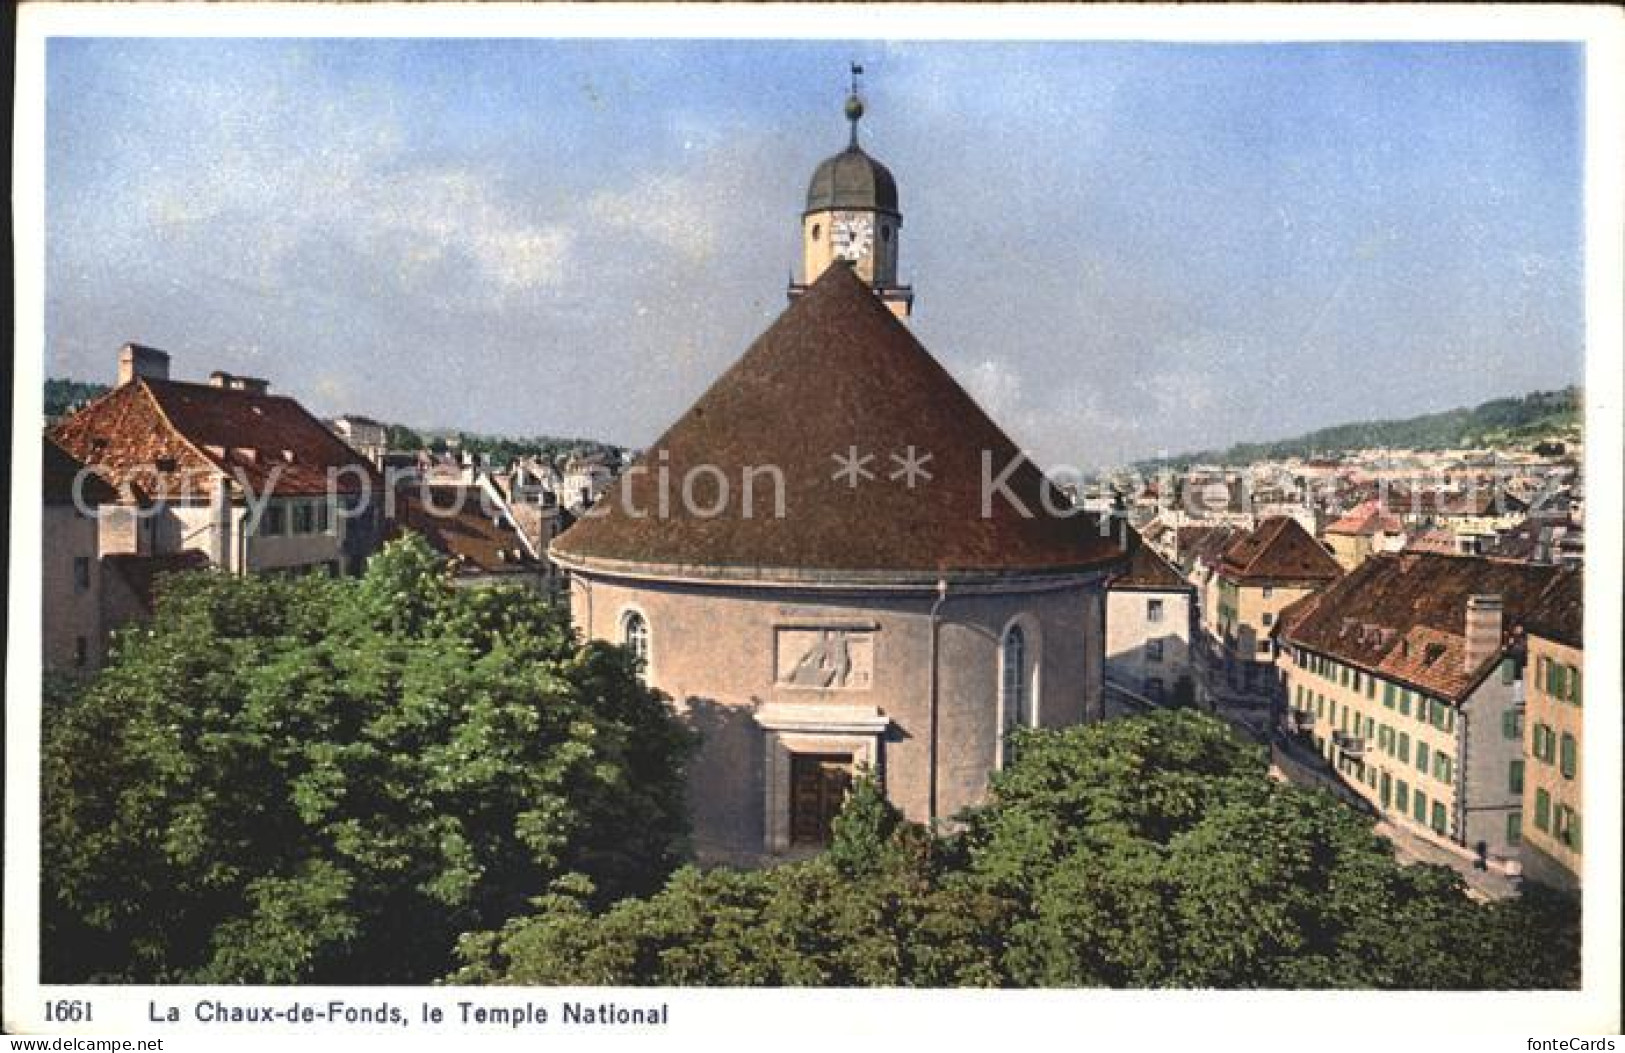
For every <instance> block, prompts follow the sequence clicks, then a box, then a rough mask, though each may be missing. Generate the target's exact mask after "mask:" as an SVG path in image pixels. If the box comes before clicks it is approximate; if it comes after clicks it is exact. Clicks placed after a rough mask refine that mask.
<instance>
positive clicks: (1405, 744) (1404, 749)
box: [1399, 731, 1411, 764]
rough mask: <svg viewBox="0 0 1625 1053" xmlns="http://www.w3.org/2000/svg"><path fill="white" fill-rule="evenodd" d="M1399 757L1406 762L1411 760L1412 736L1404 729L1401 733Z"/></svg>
mask: <svg viewBox="0 0 1625 1053" xmlns="http://www.w3.org/2000/svg"><path fill="white" fill-rule="evenodd" d="M1399 759H1400V760H1401V761H1403V762H1405V763H1406V764H1409V763H1410V762H1411V737H1410V735H1408V734H1406V733H1405V732H1403V731H1401V732H1400V733H1399Z"/></svg>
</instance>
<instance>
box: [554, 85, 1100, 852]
mask: <svg viewBox="0 0 1625 1053" xmlns="http://www.w3.org/2000/svg"><path fill="white" fill-rule="evenodd" d="M847 114H848V117H849V119H850V120H851V121H852V124H853V132H852V141H851V144H850V145H849V147H848V149H847V150H846V151H845V152H843V153H842V154H840V155H837V156H836V157H835V158H831V159H830V160H829V161H826V162H825V163H824V165H821V166H820V167H819V169H818V171H817V173H816V174H815V176H814V179H813V181H812V185H811V187H810V188H809V194H808V210H807V212H806V213H805V214H804V215H803V217H802V230H803V237H804V241H805V242H806V244H804V260H805V261H808V271H807V273H806V274H805V278H806V282H805V284H799V285H792V287H791V290H790V294H791V306H790V308H789V309H788V310H787V311H786V312H785V313H784V314H783V315H782V316H780V318H779V319H778V320H777V321H776V322H775V323H774V324H773V325H772V326H771V327H770V328H769V329H768V330H767V332H765V333H763V334H762V336H761V337H759V338H758V339H757V340H756V342H755V343H754V344H752V345H751V347H750V348H749V349H748V350H747V351H746V352H745V354H744V355H743V356H742V357H741V358H740V359H739V360H738V361H737V362H736V363H735V364H734V366H733V367H731V368H730V369H729V370H728V371H726V372H725V373H724V374H723V375H722V376H721V377H720V378H719V379H718V380H717V381H716V382H715V383H714V384H713V385H712V387H711V388H710V389H709V390H708V391H707V392H706V393H705V394H704V395H702V396H701V397H700V399H699V401H698V402H696V403H695V405H694V406H693V407H691V408H690V409H689V411H688V412H687V413H685V414H684V415H683V416H682V417H681V418H680V419H679V420H678V421H677V422H676V423H675V424H674V425H673V426H672V427H671V428H670V429H669V430H668V431H667V432H666V434H665V435H664V436H662V437H661V438H660V439H659V440H658V441H657V442H656V443H655V444H654V445H653V446H651V447H650V449H649V450H648V451H646V452H645V454H644V455H643V457H642V458H641V460H640V461H639V462H638V463H637V464H634V465H633V466H631V467H630V468H628V469H627V471H626V472H625V473H624V474H623V475H622V477H621V478H620V480H618V482H617V484H616V486H615V487H614V488H612V489H611V490H610V491H609V492H608V493H607V494H606V495H605V496H604V497H603V498H602V499H601V500H600V501H599V502H598V503H597V504H596V505H594V507H593V508H592V509H591V510H590V511H589V512H588V513H587V514H586V515H584V516H583V518H582V519H581V520H580V521H579V522H578V523H577V524H576V525H574V526H573V527H571V528H570V529H569V530H568V531H566V532H565V533H564V534H563V535H561V536H560V537H559V538H558V539H556V540H555V541H554V543H553V546H552V550H551V551H552V555H553V558H554V559H555V560H556V561H557V562H558V563H559V564H560V565H561V566H563V567H564V568H566V569H567V570H568V571H569V572H570V577H571V597H570V598H571V609H572V616H573V618H574V620H575V623H576V625H577V627H578V630H579V631H580V632H581V633H582V634H583V635H584V636H586V637H588V638H593V639H602V640H609V641H613V642H616V643H624V644H626V645H628V646H630V647H632V648H633V649H634V650H636V651H638V652H639V653H640V654H642V655H643V656H644V658H645V661H646V666H645V672H646V676H647V678H648V680H649V682H650V683H651V684H653V685H654V686H656V687H658V688H660V689H661V690H663V691H665V692H666V693H668V694H669V695H671V697H672V698H673V700H674V704H675V705H676V706H677V707H678V708H679V710H680V711H681V712H683V713H684V714H685V715H686V717H687V719H688V720H689V721H690V722H691V723H692V725H693V726H694V727H695V729H696V730H698V731H699V732H700V734H701V737H702V745H701V748H700V751H699V753H698V755H697V756H696V758H695V760H694V762H693V764H692V768H691V778H690V789H689V801H688V804H689V808H690V814H691V816H692V819H693V823H694V832H695V848H696V853H697V855H698V856H699V858H700V859H701V860H702V861H723V860H727V861H734V862H749V861H755V860H760V859H762V858H764V857H769V858H770V857H772V856H775V855H779V854H782V853H785V852H787V851H792V850H796V849H798V848H800V847H802V846H807V847H815V846H817V845H820V844H823V843H826V842H827V840H828V837H829V833H830V822H831V820H832V818H833V816H834V814H835V812H836V810H838V808H839V806H840V802H841V799H842V797H843V795H844V793H845V790H846V787H847V786H848V785H849V783H850V780H851V778H852V776H853V773H854V772H855V771H856V770H857V769H858V768H859V767H860V766H861V767H866V768H868V769H870V770H872V771H873V772H874V773H875V775H876V776H877V777H878V778H879V779H880V781H881V783H882V785H883V786H884V788H885V791H886V793H887V796H888V797H889V798H890V799H891V800H892V801H893V802H894V803H895V804H896V805H898V806H899V807H900V808H901V809H902V810H903V812H904V813H905V814H906V815H907V816H908V817H909V818H911V819H915V820H918V821H921V822H936V823H939V824H942V823H951V822H952V820H953V817H954V816H955V815H956V814H957V813H959V812H960V811H961V810H963V809H964V808H966V807H968V806H971V805H974V804H976V803H977V802H978V801H980V800H981V799H982V798H983V796H984V794H985V793H986V790H987V786H988V779H989V776H990V774H991V773H992V772H993V771H995V770H997V769H998V768H999V767H1000V766H1001V765H1003V764H1004V763H1006V762H1007V760H1008V759H1009V757H1010V741H1009V739H1010V736H1009V732H1010V730H1011V729H1013V728H1015V727H1061V726H1065V725H1069V724H1076V723H1079V722H1082V721H1085V720H1091V719H1099V718H1100V717H1101V716H1102V715H1103V701H1102V699H1103V690H1102V689H1103V665H1102V640H1103V621H1104V609H1105V580H1106V578H1107V576H1108V575H1109V574H1111V573H1112V572H1114V571H1116V570H1119V569H1121V565H1122V559H1123V553H1122V551H1121V549H1120V548H1119V544H1118V539H1117V538H1116V537H1114V536H1113V534H1112V533H1111V532H1110V531H1107V530H1103V529H1101V524H1100V522H1099V521H1098V520H1097V519H1096V518H1095V517H1094V516H1093V515H1091V514H1086V513H1083V512H1081V511H1077V510H1074V509H1072V508H1071V507H1069V506H1068V505H1067V503H1066V501H1065V499H1064V497H1062V496H1061V494H1060V493H1059V491H1058V490H1057V489H1056V488H1055V487H1053V486H1052V484H1051V483H1050V482H1049V480H1047V479H1046V478H1045V477H1044V476H1043V474H1042V473H1041V472H1040V471H1039V470H1038V469H1037V468H1036V467H1034V466H1033V465H1032V464H1031V463H1030V462H1028V461H1026V460H1025V459H1024V458H1023V457H1022V455H1021V453H1020V451H1019V450H1018V448H1017V447H1016V446H1015V445H1014V443H1012V442H1011V440H1010V439H1009V438H1008V437H1007V436H1005V434H1004V433H1003V432H1002V431H1001V430H1000V429H999V428H998V426H997V425H996V424H995V423H993V421H991V420H990V419H989V418H988V417H987V415H986V414H985V413H984V412H983V411H982V410H981V408H980V407H979V406H977V404H976V403H975V401H974V400H972V399H971V398H970V396H969V395H967V394H966V393H965V392H964V390H963V389H962V388H961V387H960V386H959V385H958V384H957V383H956V382H955V381H954V380H953V378H952V377H951V376H950V375H949V374H948V373H947V372H946V370H944V369H943V368H942V367H941V366H940V365H939V364H938V363H937V362H936V361H935V360H934V359H933V358H932V357H931V355H930V354H929V352H927V351H926V350H925V348H924V347H922V346H921V345H920V344H919V342H918V341H917V340H916V339H915V338H914V337H913V335H912V334H911V333H910V332H909V330H908V329H907V327H906V326H905V325H904V324H903V321H902V319H903V318H905V317H906V316H907V313H908V308H909V306H910V305H911V304H912V299H913V292H912V289H909V288H907V287H905V286H901V285H899V284H897V280H896V264H897V257H896V251H895V250H896V232H897V230H898V228H899V227H900V224H901V213H900V211H899V210H898V203H897V194H896V186H895V183H894V181H893V180H892V177H891V175H890V173H889V172H886V170H885V169H884V167H883V166H881V165H880V164H879V162H876V161H873V159H871V158H869V157H868V155H867V154H866V153H864V152H863V151H862V150H861V148H859V147H858V145H857V130H856V129H857V121H858V118H859V117H861V115H862V108H861V104H858V103H857V102H856V99H855V97H854V98H853V99H851V100H849V101H848V110H847ZM854 219H864V220H866V222H853V220H854ZM837 221H839V223H840V234H839V242H838V245H837V246H836V247H835V248H834V249H833V250H832V251H830V252H827V253H826V251H825V249H824V248H823V247H822V246H821V245H814V244H812V243H811V242H812V240H813V239H814V238H815V237H816V238H818V239H824V238H828V237H829V236H830V232H831V227H832V225H833V224H835V223H836V222H837ZM882 230H884V231H886V233H885V234H884V235H882V234H880V233H879V232H880V231H882ZM815 231H816V234H815ZM887 246H889V248H888V247H887ZM819 265H821V266H822V270H818V269H816V267H817V266H819Z"/></svg>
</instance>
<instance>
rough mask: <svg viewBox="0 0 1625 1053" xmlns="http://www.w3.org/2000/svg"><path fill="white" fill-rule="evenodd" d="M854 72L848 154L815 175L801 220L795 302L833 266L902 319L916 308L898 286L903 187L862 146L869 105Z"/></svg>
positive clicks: (849, 101) (793, 285) (908, 293)
mask: <svg viewBox="0 0 1625 1053" xmlns="http://www.w3.org/2000/svg"><path fill="white" fill-rule="evenodd" d="M862 72H863V67H861V66H856V65H855V66H853V67H852V91H851V94H849V95H848V96H847V98H846V119H847V121H849V122H850V123H851V125H852V133H851V139H850V140H849V141H848V142H847V146H846V149H845V150H843V151H841V152H840V153H838V154H836V155H835V156H834V157H831V158H829V159H828V160H826V161H825V162H824V163H823V164H821V165H819V166H818V169H817V170H816V171H815V172H813V177H812V182H811V183H809V184H808V186H807V209H806V211H805V212H803V213H802V214H801V267H802V271H801V273H802V281H801V282H794V281H792V282H791V283H790V299H792V300H794V299H795V298H796V297H798V296H800V295H801V294H802V293H803V292H805V291H806V289H807V287H808V286H809V285H811V284H812V283H813V282H815V281H817V280H818V276H819V275H821V274H823V273H824V271H825V270H827V269H828V268H829V266H830V265H831V264H833V263H837V262H839V263H842V264H845V265H847V266H850V267H851V268H852V269H853V271H854V272H855V273H856V274H857V276H858V277H859V278H861V279H863V281H864V282H865V283H866V284H867V285H869V287H870V288H872V289H874V291H875V295H877V296H879V297H880V298H881V300H883V301H885V303H886V306H887V307H889V308H890V309H891V312H892V313H893V314H895V315H896V316H897V317H899V318H907V317H908V315H909V311H910V309H911V308H912V307H913V306H914V290H913V289H912V288H911V287H909V286H906V285H899V284H898V282H897V243H898V234H899V232H900V231H901V229H902V226H903V214H902V213H901V212H899V211H898V210H897V182H896V180H894V179H892V174H891V172H889V171H887V169H886V166H885V165H883V164H881V163H880V162H879V161H876V160H875V159H874V158H872V157H870V156H869V155H868V154H866V153H864V152H863V148H862V147H860V146H859V145H858V121H860V120H861V119H862V118H863V99H862V98H861V97H859V95H858V74H860V73H862Z"/></svg>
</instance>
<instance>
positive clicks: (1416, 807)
mask: <svg viewBox="0 0 1625 1053" xmlns="http://www.w3.org/2000/svg"><path fill="white" fill-rule="evenodd" d="M1411 818H1412V819H1415V820H1416V821H1417V822H1419V823H1425V822H1427V821H1428V795H1427V794H1425V793H1423V792H1422V791H1421V790H1420V789H1418V790H1417V791H1416V796H1415V797H1413V798H1412V799H1411Z"/></svg>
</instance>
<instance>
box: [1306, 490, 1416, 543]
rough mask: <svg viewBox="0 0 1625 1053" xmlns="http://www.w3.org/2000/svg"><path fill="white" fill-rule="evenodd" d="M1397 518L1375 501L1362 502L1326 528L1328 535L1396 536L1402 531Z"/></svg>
mask: <svg viewBox="0 0 1625 1053" xmlns="http://www.w3.org/2000/svg"><path fill="white" fill-rule="evenodd" d="M1404 526H1405V525H1404V524H1403V523H1401V522H1400V520H1399V517H1398V516H1396V515H1393V514H1391V513H1390V512H1388V511H1386V510H1385V509H1384V508H1383V507H1382V503H1381V502H1380V501H1377V500H1375V499H1373V500H1369V501H1364V502H1362V503H1361V504H1360V506H1359V507H1357V508H1355V509H1354V510H1353V511H1352V512H1350V513H1349V514H1348V515H1346V516H1344V517H1343V518H1342V519H1339V520H1338V521H1337V522H1335V523H1333V524H1332V525H1331V526H1328V527H1327V528H1326V531H1325V532H1326V533H1328V534H1341V535H1346V536H1349V537H1370V536H1372V535H1374V534H1397V533H1399V532H1400V531H1401V530H1403V529H1404Z"/></svg>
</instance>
